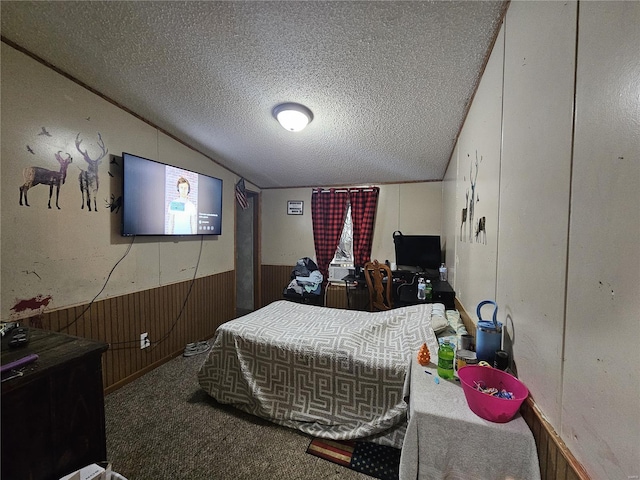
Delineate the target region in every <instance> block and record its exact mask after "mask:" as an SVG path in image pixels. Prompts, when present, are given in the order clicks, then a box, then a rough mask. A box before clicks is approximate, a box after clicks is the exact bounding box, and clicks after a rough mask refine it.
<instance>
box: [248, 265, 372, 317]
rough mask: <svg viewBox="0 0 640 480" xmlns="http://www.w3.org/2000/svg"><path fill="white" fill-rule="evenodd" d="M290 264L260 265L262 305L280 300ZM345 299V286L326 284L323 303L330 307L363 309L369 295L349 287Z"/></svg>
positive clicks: (363, 290)
mask: <svg viewBox="0 0 640 480" xmlns="http://www.w3.org/2000/svg"><path fill="white" fill-rule="evenodd" d="M292 270H293V266H292V265H262V285H261V288H262V305H261V307H264V306H265V305H268V304H270V303H272V302H275V301H276V300H282V292H283V291H284V289H285V287H286V286H287V285H289V282H290V281H291V271H292ZM348 298H349V300H347V292H346V286H345V285H341V284H336V285H327V287H326V290H325V292H324V299H323V302H324V305H325V306H327V307H331V308H350V309H353V310H365V309H366V307H367V302H368V301H369V295H368V293H367V291H366V289H362V288H359V289H353V288H352V289H350V290H349V297H348Z"/></svg>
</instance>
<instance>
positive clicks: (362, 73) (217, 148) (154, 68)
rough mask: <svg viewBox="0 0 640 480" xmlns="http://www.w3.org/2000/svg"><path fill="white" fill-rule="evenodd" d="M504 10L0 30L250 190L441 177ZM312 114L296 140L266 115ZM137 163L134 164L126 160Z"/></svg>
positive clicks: (202, 10) (130, 9)
mask: <svg viewBox="0 0 640 480" xmlns="http://www.w3.org/2000/svg"><path fill="white" fill-rule="evenodd" d="M506 5H507V3H505V2H503V1H471V0H468V1H459V2H458V1H436V2H420V1H413V2H400V1H393V2H381V1H364V2H349V1H346V2H338V1H324V2H306V1H305V2H265V1H253V2H251V1H250V2H239V1H228V2H213V1H205V2H199V1H187V2H166V1H164V2H146V1H130V2H119V1H81V2H58V1H52V2H41V1H39V2H25V1H19V2H12V1H6V0H3V1H2V2H1V3H0V8H1V22H2V23H1V33H2V36H3V37H4V38H5V39H8V40H9V41H11V42H13V43H15V44H16V45H18V46H20V47H22V48H24V49H26V50H27V51H29V52H32V53H33V54H35V55H37V56H39V57H40V58H42V59H44V60H45V61H47V62H49V63H50V64H52V65H54V66H55V67H57V68H58V69H60V70H62V71H64V72H66V73H67V74H69V75H71V76H73V77H75V78H77V79H78V80H79V81H80V82H82V83H84V84H86V85H88V86H90V87H92V88H93V89H95V90H97V91H98V92H100V93H102V94H103V95H105V96H107V97H109V98H110V99H112V100H114V101H115V102H117V103H119V104H120V105H123V106H124V107H126V108H128V109H129V110H131V111H133V112H134V113H136V114H137V115H139V116H141V117H143V118H145V119H147V120H148V121H149V122H151V123H153V124H154V125H156V126H158V127H160V128H161V129H163V130H165V131H166V132H168V133H170V134H171V135H173V136H175V137H177V138H179V139H181V140H182V141H184V142H185V143H187V144H189V145H191V146H193V147H194V148H196V149H198V150H199V151H200V152H202V153H204V154H205V155H207V156H208V157H210V158H212V159H213V160H215V161H216V162H218V163H220V164H221V165H224V166H225V167H227V168H229V169H230V170H231V171H233V172H235V173H236V174H238V175H241V176H243V177H245V178H246V179H247V180H248V181H250V182H252V183H254V184H256V185H257V186H259V187H261V188H271V187H295V186H329V185H363V184H371V183H383V182H410V181H425V180H441V179H442V177H443V175H444V173H445V170H446V166H447V164H448V161H449V157H450V156H451V153H452V150H453V147H454V144H455V140H456V136H457V134H458V131H459V129H460V126H461V124H462V122H463V120H464V115H465V112H466V109H467V105H468V103H469V102H470V101H471V97H472V95H473V92H474V90H475V87H476V84H477V82H478V79H479V77H480V75H481V72H482V69H483V66H484V63H485V61H486V57H487V55H488V52H489V50H490V48H491V46H492V42H493V39H494V38H495V34H496V32H497V29H498V28H499V24H500V21H501V18H502V14H503V10H504V9H505V8H506ZM282 102H297V103H302V104H304V105H306V106H307V107H308V108H310V109H311V110H312V111H313V114H314V119H313V121H312V122H311V123H310V124H309V126H308V127H307V128H306V129H305V130H303V131H302V132H298V133H292V132H288V131H286V130H284V129H283V128H282V127H281V126H280V125H279V124H278V123H277V122H276V120H275V119H274V118H273V116H272V115H271V111H272V109H273V107H274V106H276V105H277V104H279V103H282ZM133 153H135V152H133Z"/></svg>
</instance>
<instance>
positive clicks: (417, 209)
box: [262, 182, 442, 265]
mask: <svg viewBox="0 0 640 480" xmlns="http://www.w3.org/2000/svg"><path fill="white" fill-rule="evenodd" d="M379 187H380V196H379V197H378V212H377V214H376V223H375V227H374V235H373V245H372V248H371V257H372V258H375V259H378V260H380V261H384V260H389V261H390V262H393V261H395V248H394V245H393V237H392V235H393V232H394V231H396V230H400V231H401V232H402V233H403V234H406V235H439V234H440V229H441V212H442V186H441V182H420V183H407V184H391V185H379ZM311 191H312V189H311V188H288V189H273V190H271V189H269V190H263V191H262V263H263V264H266V265H294V264H295V262H296V260H298V259H299V258H302V257H311V258H314V259H315V247H314V243H313V226H312V222H311ZM287 200H302V201H304V215H287Z"/></svg>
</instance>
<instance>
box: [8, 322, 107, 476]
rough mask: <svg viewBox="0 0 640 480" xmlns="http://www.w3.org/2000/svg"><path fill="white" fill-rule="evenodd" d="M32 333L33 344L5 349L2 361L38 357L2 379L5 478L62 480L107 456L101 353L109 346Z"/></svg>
mask: <svg viewBox="0 0 640 480" xmlns="http://www.w3.org/2000/svg"><path fill="white" fill-rule="evenodd" d="M30 333H31V339H30V341H29V344H28V345H26V346H23V347H18V348H3V350H2V365H7V364H9V363H11V362H14V361H16V360H18V359H20V358H23V357H25V356H27V355H32V354H35V355H37V356H38V359H37V360H36V361H35V362H33V363H29V364H28V365H26V366H25V367H24V368H23V369H22V373H23V375H22V376H19V377H15V378H11V379H10V380H6V381H4V382H2V478H3V479H5V478H6V479H21V478H25V479H26V478H28V479H31V480H57V479H59V478H60V477H62V476H64V475H66V474H68V473H71V472H72V471H74V470H77V469H79V468H81V467H84V466H85V465H89V464H91V463H96V462H100V461H104V460H106V459H107V448H106V435H105V420H104V393H103V386H102V365H101V356H102V353H103V352H104V351H106V350H107V347H108V345H107V344H106V343H104V342H96V341H92V340H87V339H84V338H80V337H74V336H71V335H65V334H63V333H55V332H50V331H46V330H40V329H34V328H31V329H30ZM9 376H10V375H9ZM3 378H5V376H4V375H3Z"/></svg>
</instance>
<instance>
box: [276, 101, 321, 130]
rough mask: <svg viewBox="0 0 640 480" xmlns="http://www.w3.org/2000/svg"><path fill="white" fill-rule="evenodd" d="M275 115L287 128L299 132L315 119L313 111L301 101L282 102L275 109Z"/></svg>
mask: <svg viewBox="0 0 640 480" xmlns="http://www.w3.org/2000/svg"><path fill="white" fill-rule="evenodd" d="M273 116H274V117H275V118H276V119H277V120H278V122H280V125H282V126H283V127H284V128H285V129H286V130H289V131H290V132H299V131H300V130H303V129H304V127H306V126H307V124H308V123H309V122H311V120H313V113H311V110H309V109H308V108H307V107H305V106H304V105H300V104H299V103H282V104H280V105H277V106H276V107H275V108H274V109H273Z"/></svg>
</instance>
